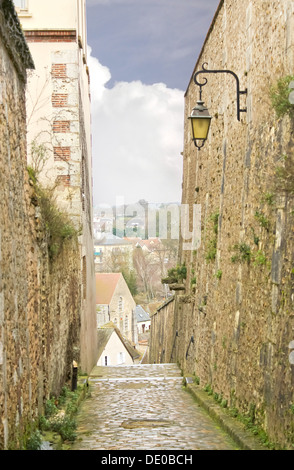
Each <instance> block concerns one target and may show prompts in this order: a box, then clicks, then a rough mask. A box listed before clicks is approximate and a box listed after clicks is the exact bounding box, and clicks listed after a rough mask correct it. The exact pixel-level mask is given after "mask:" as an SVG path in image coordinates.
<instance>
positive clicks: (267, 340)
mask: <svg viewBox="0 0 294 470" xmlns="http://www.w3.org/2000/svg"><path fill="white" fill-rule="evenodd" d="M205 62H206V63H208V66H207V68H208V69H212V70H216V69H222V70H224V69H227V70H232V71H233V72H235V73H236V74H237V75H238V77H239V79H240V86H241V90H245V89H246V88H247V90H248V93H247V96H245V95H242V96H241V107H242V108H244V107H245V106H247V113H242V115H241V121H240V122H239V121H238V120H237V116H236V114H237V113H236V83H235V80H234V78H233V77H232V76H231V75H230V74H211V75H206V78H207V79H208V83H207V84H206V85H205V86H204V87H203V96H202V97H203V99H204V101H205V103H206V105H207V106H208V109H209V111H210V114H211V116H212V117H213V119H212V124H211V129H210V134H209V138H208V141H207V142H206V143H205V146H204V147H203V149H202V150H201V151H197V149H196V148H195V146H194V144H193V143H192V141H191V134H190V127H189V126H190V123H189V122H188V119H187V118H188V116H189V115H190V113H191V111H192V108H193V107H194V106H195V104H196V101H197V100H198V91H199V89H198V87H197V86H196V85H195V84H194V82H193V81H192V80H191V82H190V84H189V86H188V89H187V92H186V95H185V131H184V152H183V198H182V202H183V203H185V204H190V206H191V207H192V206H193V204H201V209H202V220H201V245H200V248H199V249H198V250H197V251H183V250H180V251H181V255H180V262H181V263H185V264H186V267H187V279H186V292H185V295H177V300H176V302H175V316H174V318H175V325H173V326H172V322H170V325H169V327H170V329H172V332H174V330H175V329H176V330H178V332H179V343H178V348H177V357H176V359H177V361H178V362H179V363H180V365H181V367H182V369H183V370H185V371H186V372H188V373H194V374H196V375H197V376H198V377H199V378H200V384H201V385H202V386H203V387H204V386H205V385H206V384H210V386H211V388H212V389H213V391H214V392H215V393H218V394H219V395H222V396H223V398H224V399H226V400H227V401H228V404H229V406H231V407H234V408H237V409H238V410H239V411H240V412H241V413H242V414H246V413H251V416H253V417H254V420H255V423H259V424H260V425H261V426H263V428H264V429H265V430H266V432H267V434H268V436H269V439H270V440H271V441H273V442H276V443H278V445H281V446H290V445H291V442H293V439H294V413H293V404H294V392H293V390H294V389H293V384H294V364H293V361H291V358H290V357H289V354H290V351H291V348H289V346H290V342H291V344H292V345H293V343H292V341H293V339H294V295H293V288H294V286H293V259H294V255H293V209H294V201H293V185H292V188H291V185H290V186H289V184H288V183H289V181H290V180H291V174H292V176H293V167H294V155H293V150H294V145H293V144H294V142H293V117H292V118H291V117H289V116H288V115H285V116H284V117H281V118H277V115H276V113H275V111H274V109H273V107H272V104H271V100H270V93H269V92H270V88H271V86H272V85H274V84H275V83H276V82H277V80H278V79H280V78H281V77H284V76H286V75H293V74H294V8H293V2H291V1H286V0H283V1H272V0H271V1H262V2H260V1H257V0H252V1H250V0H245V1H244V2H234V1H232V0H225V1H221V2H220V4H219V7H218V10H217V13H216V15H215V17H214V20H213V22H212V25H211V28H210V30H209V32H208V35H207V37H206V40H205V43H204V45H203V48H202V51H201V54H200V57H199V59H198V62H197V64H196V67H195V69H194V72H195V71H196V70H197V71H198V70H200V69H201V67H202V64H203V63H205ZM204 77H205V75H202V78H201V76H200V77H199V81H202V80H203V78H204ZM281 168H282V170H281ZM277 174H280V175H281V174H282V175H284V176H283V177H281V178H278V177H277ZM285 176H286V178H285ZM292 181H293V178H292ZM180 248H181V247H180ZM242 255H243V256H242ZM193 278H196V284H191V281H192V279H193ZM152 320H153V324H154V319H152ZM162 322H163V320H162ZM152 327H153V325H152ZM170 336H171V335H170ZM192 336H193V340H194V342H191V337H192ZM189 344H190V346H189ZM188 347H189V349H188ZM187 349H188V355H187ZM173 362H174V361H173Z"/></svg>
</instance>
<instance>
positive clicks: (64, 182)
mask: <svg viewBox="0 0 294 470" xmlns="http://www.w3.org/2000/svg"><path fill="white" fill-rule="evenodd" d="M56 180H57V183H58V185H60V186H70V175H59V176H57V178H56Z"/></svg>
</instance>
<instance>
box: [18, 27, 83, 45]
mask: <svg viewBox="0 0 294 470" xmlns="http://www.w3.org/2000/svg"><path fill="white" fill-rule="evenodd" d="M25 37H26V40H27V42H75V41H76V40H77V33H76V31H75V30H72V31H25Z"/></svg>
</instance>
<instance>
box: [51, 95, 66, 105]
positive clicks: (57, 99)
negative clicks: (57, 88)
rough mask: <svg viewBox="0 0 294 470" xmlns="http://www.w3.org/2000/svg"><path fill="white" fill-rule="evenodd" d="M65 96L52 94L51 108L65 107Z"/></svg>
mask: <svg viewBox="0 0 294 470" xmlns="http://www.w3.org/2000/svg"><path fill="white" fill-rule="evenodd" d="M67 98H68V95H67V94H61V93H53V94H52V106H53V107H54V108H62V107H65V106H67Z"/></svg>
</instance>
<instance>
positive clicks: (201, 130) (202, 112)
mask: <svg viewBox="0 0 294 470" xmlns="http://www.w3.org/2000/svg"><path fill="white" fill-rule="evenodd" d="M206 65H208V64H207V63H206V62H205V63H204V64H203V65H202V70H199V71H198V72H196V73H195V75H194V82H195V84H196V85H197V86H199V98H200V99H199V100H198V101H197V105H196V106H195V108H193V110H192V113H191V116H189V118H188V119H190V120H191V127H192V140H193V142H194V144H195V146H196V147H197V148H198V149H199V150H200V149H201V148H202V147H203V145H204V144H205V141H206V140H207V136H208V132H209V128H210V123H211V116H210V114H209V111H208V109H207V108H206V107H205V106H204V101H202V87H203V86H205V85H206V83H207V78H204V81H203V83H200V82H199V81H198V80H197V77H198V75H200V74H203V73H205V74H206V73H229V74H231V75H233V77H234V78H235V79H236V87H237V119H238V121H240V116H241V113H246V112H247V109H246V108H244V109H241V108H240V95H246V94H247V88H246V89H245V90H243V91H241V90H240V82H239V78H238V76H237V75H236V74H235V73H234V72H232V71H231V70H207V69H206V68H205V66H206Z"/></svg>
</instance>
